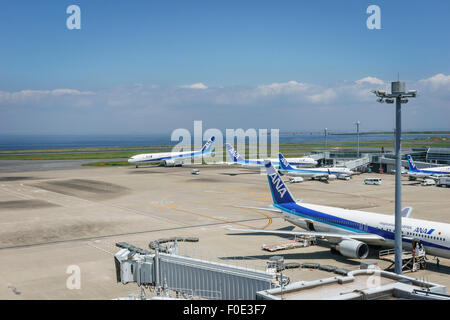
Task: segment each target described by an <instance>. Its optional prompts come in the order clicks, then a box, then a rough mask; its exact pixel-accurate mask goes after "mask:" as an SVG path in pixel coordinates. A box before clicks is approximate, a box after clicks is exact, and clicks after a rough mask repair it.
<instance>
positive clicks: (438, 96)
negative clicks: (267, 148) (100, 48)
mask: <svg viewBox="0 0 450 320" xmlns="http://www.w3.org/2000/svg"><path fill="white" fill-rule="evenodd" d="M382 85H383V86H385V87H386V89H388V90H389V85H388V83H385V82H384V81H382V80H380V79H377V78H374V77H365V78H363V79H360V80H357V81H343V82H339V83H334V84H332V85H318V84H314V83H308V82H298V81H294V80H291V81H287V82H273V83H270V84H261V85H256V86H225V87H211V88H208V87H207V86H206V85H204V84H203V83H194V84H191V85H185V86H158V85H153V84H152V85H148V84H140V83H139V84H130V85H128V86H116V87H112V88H108V89H105V90H99V91H95V92H91V91H81V90H77V89H70V88H63V89H61V88H60V89H54V90H21V91H16V92H8V91H0V125H2V126H3V129H2V130H3V131H4V132H7V130H16V128H19V129H20V128H26V129H28V127H27V126H26V124H25V123H22V122H21V121H22V120H23V119H24V118H26V117H28V119H29V123H28V125H30V126H33V125H35V122H36V124H38V123H39V122H42V121H44V122H45V123H46V126H45V127H46V128H47V127H48V128H49V130H50V129H51V128H52V126H53V128H57V126H59V127H61V128H64V125H62V124H61V123H65V124H66V125H67V127H70V126H71V121H70V119H69V118H67V117H66V116H61V118H57V115H58V114H60V112H61V113H62V112H64V113H65V114H70V115H71V117H77V119H78V121H76V123H83V128H84V127H86V128H87V127H88V126H89V123H92V124H93V123H96V124H99V127H98V128H97V127H95V126H94V125H92V128H94V129H92V130H101V129H105V130H112V131H114V130H115V128H117V127H122V126H123V128H124V130H126V129H128V130H134V129H133V128H141V129H142V130H143V131H144V130H147V128H149V127H151V128H152V129H154V130H156V129H158V130H166V129H167V128H168V127H172V126H183V125H184V126H187V125H191V123H190V121H192V119H196V120H198V119H200V120H204V121H205V122H208V125H210V126H211V127H220V126H222V125H223V126H225V125H228V126H229V127H230V128H231V127H233V126H234V127H237V126H241V127H252V126H253V127H271V128H277V127H280V128H287V127H289V126H291V127H295V128H297V127H298V128H301V129H310V128H315V127H318V126H328V127H333V125H335V126H342V127H348V126H349V125H351V122H349V118H353V117H358V118H359V119H360V120H361V122H363V121H364V123H365V125H366V126H367V128H369V127H370V126H372V128H379V129H390V128H391V127H390V126H391V124H390V122H389V121H386V119H387V118H386V117H389V116H390V113H389V112H391V109H389V108H386V105H379V104H378V103H377V102H376V97H375V96H374V95H373V93H371V92H370V90H371V89H377V88H380V86H382ZM407 88H408V89H417V90H418V93H419V96H418V98H417V99H414V100H413V101H411V102H410V104H408V110H410V111H411V112H410V113H409V112H408V113H406V115H405V125H406V124H408V125H409V127H414V126H416V127H420V126H421V125H422V124H424V126H425V127H430V128H432V127H433V126H435V127H438V128H448V120H447V119H449V117H450V108H449V107H448V105H449V104H448V101H450V100H449V99H450V76H448V75H444V74H442V73H440V74H436V75H434V76H432V77H430V78H426V79H423V80H418V81H415V82H412V81H408V82H407ZM206 89H207V90H206ZM80 108H84V110H83V112H80V111H79V109H80ZM66 111H67V112H68V113H66ZM324 112H326V113H327V115H326V117H324ZM414 113H415V114H414ZM305 115H306V116H305ZM408 117H409V118H408ZM14 119H20V121H19V120H16V121H14ZM352 121H353V120H352ZM59 122H61V123H59ZM85 123H86V124H85ZM112 124H115V126H113V125H112ZM0 128H1V126H0ZM8 128H9V129H8ZM32 128H33V127H30V130H31V129H32ZM74 128H75V129H73V130H78V129H77V128H78V127H74ZM80 128H81V127H80ZM420 128H421V127H420ZM17 130H18V129H17ZM55 130H56V129H55ZM121 130H122V129H121ZM124 130H122V131H124Z"/></svg>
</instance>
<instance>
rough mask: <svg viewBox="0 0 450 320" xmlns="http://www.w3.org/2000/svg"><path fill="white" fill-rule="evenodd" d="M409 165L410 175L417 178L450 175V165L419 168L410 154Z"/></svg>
mask: <svg viewBox="0 0 450 320" xmlns="http://www.w3.org/2000/svg"><path fill="white" fill-rule="evenodd" d="M408 165H409V170H408V175H409V176H413V177H416V178H439V177H445V176H450V166H445V167H434V168H426V169H418V168H417V167H416V164H415V163H414V160H413V158H412V157H411V156H410V155H408Z"/></svg>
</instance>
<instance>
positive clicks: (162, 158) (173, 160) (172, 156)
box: [128, 137, 215, 168]
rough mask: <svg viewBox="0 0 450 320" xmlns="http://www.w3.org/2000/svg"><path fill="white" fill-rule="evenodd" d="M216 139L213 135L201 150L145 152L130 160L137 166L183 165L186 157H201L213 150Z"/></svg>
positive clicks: (129, 160)
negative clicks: (147, 164)
mask: <svg viewBox="0 0 450 320" xmlns="http://www.w3.org/2000/svg"><path fill="white" fill-rule="evenodd" d="M214 140H215V137H211V139H209V140H208V141H207V142H206V143H205V145H204V146H203V148H202V149H201V150H199V151H193V152H191V151H185V152H165V153H143V154H138V155H135V156H132V157H131V158H130V159H128V162H129V163H133V164H135V165H136V168H137V167H138V165H140V164H145V163H163V164H164V165H165V166H168V167H173V166H176V165H181V164H182V163H183V161H184V160H186V159H189V158H196V157H201V156H203V155H205V154H210V153H211V152H212V146H213V144H214Z"/></svg>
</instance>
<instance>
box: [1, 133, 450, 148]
mask: <svg viewBox="0 0 450 320" xmlns="http://www.w3.org/2000/svg"><path fill="white" fill-rule="evenodd" d="M403 136H404V137H405V138H408V139H425V138H432V137H448V138H450V134H445V133H423V134H408V133H404V134H403ZM170 138H171V135H170V134H121V135H99V134H92V135H89V134H86V135H26V134H21V135H19V134H7V135H0V150H2V151H5V150H38V149H69V148H107V147H144V146H168V145H169V146H170V145H176V144H177V143H178V142H179V141H171V139H170ZM391 139H394V135H393V134H392V133H391V134H387V133H367V132H366V133H364V134H360V141H370V140H391ZM327 140H328V142H339V141H356V140H357V135H356V133H355V134H345V135H343V134H329V135H328V136H327ZM279 142H280V143H308V142H311V143H317V142H325V136H324V134H323V133H322V134H317V133H280V135H279ZM268 143H270V136H269V137H268Z"/></svg>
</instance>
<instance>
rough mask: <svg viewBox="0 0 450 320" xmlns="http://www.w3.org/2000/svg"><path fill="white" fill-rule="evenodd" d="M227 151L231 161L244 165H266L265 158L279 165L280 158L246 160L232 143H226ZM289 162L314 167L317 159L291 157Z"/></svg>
mask: <svg viewBox="0 0 450 320" xmlns="http://www.w3.org/2000/svg"><path fill="white" fill-rule="evenodd" d="M226 148H227V153H228V155H229V156H230V158H231V163H232V164H234V163H237V164H240V165H243V166H249V167H262V166H264V160H270V161H271V162H272V163H273V165H274V166H277V165H278V159H249V160H245V159H244V158H242V157H241V155H240V154H239V153H238V152H237V151H236V150H235V149H234V148H233V147H232V146H231V144H229V143H227V144H226ZM289 162H290V163H292V164H293V165H296V166H307V167H314V166H316V165H317V161H316V160H314V159H313V158H310V157H302V158H289Z"/></svg>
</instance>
